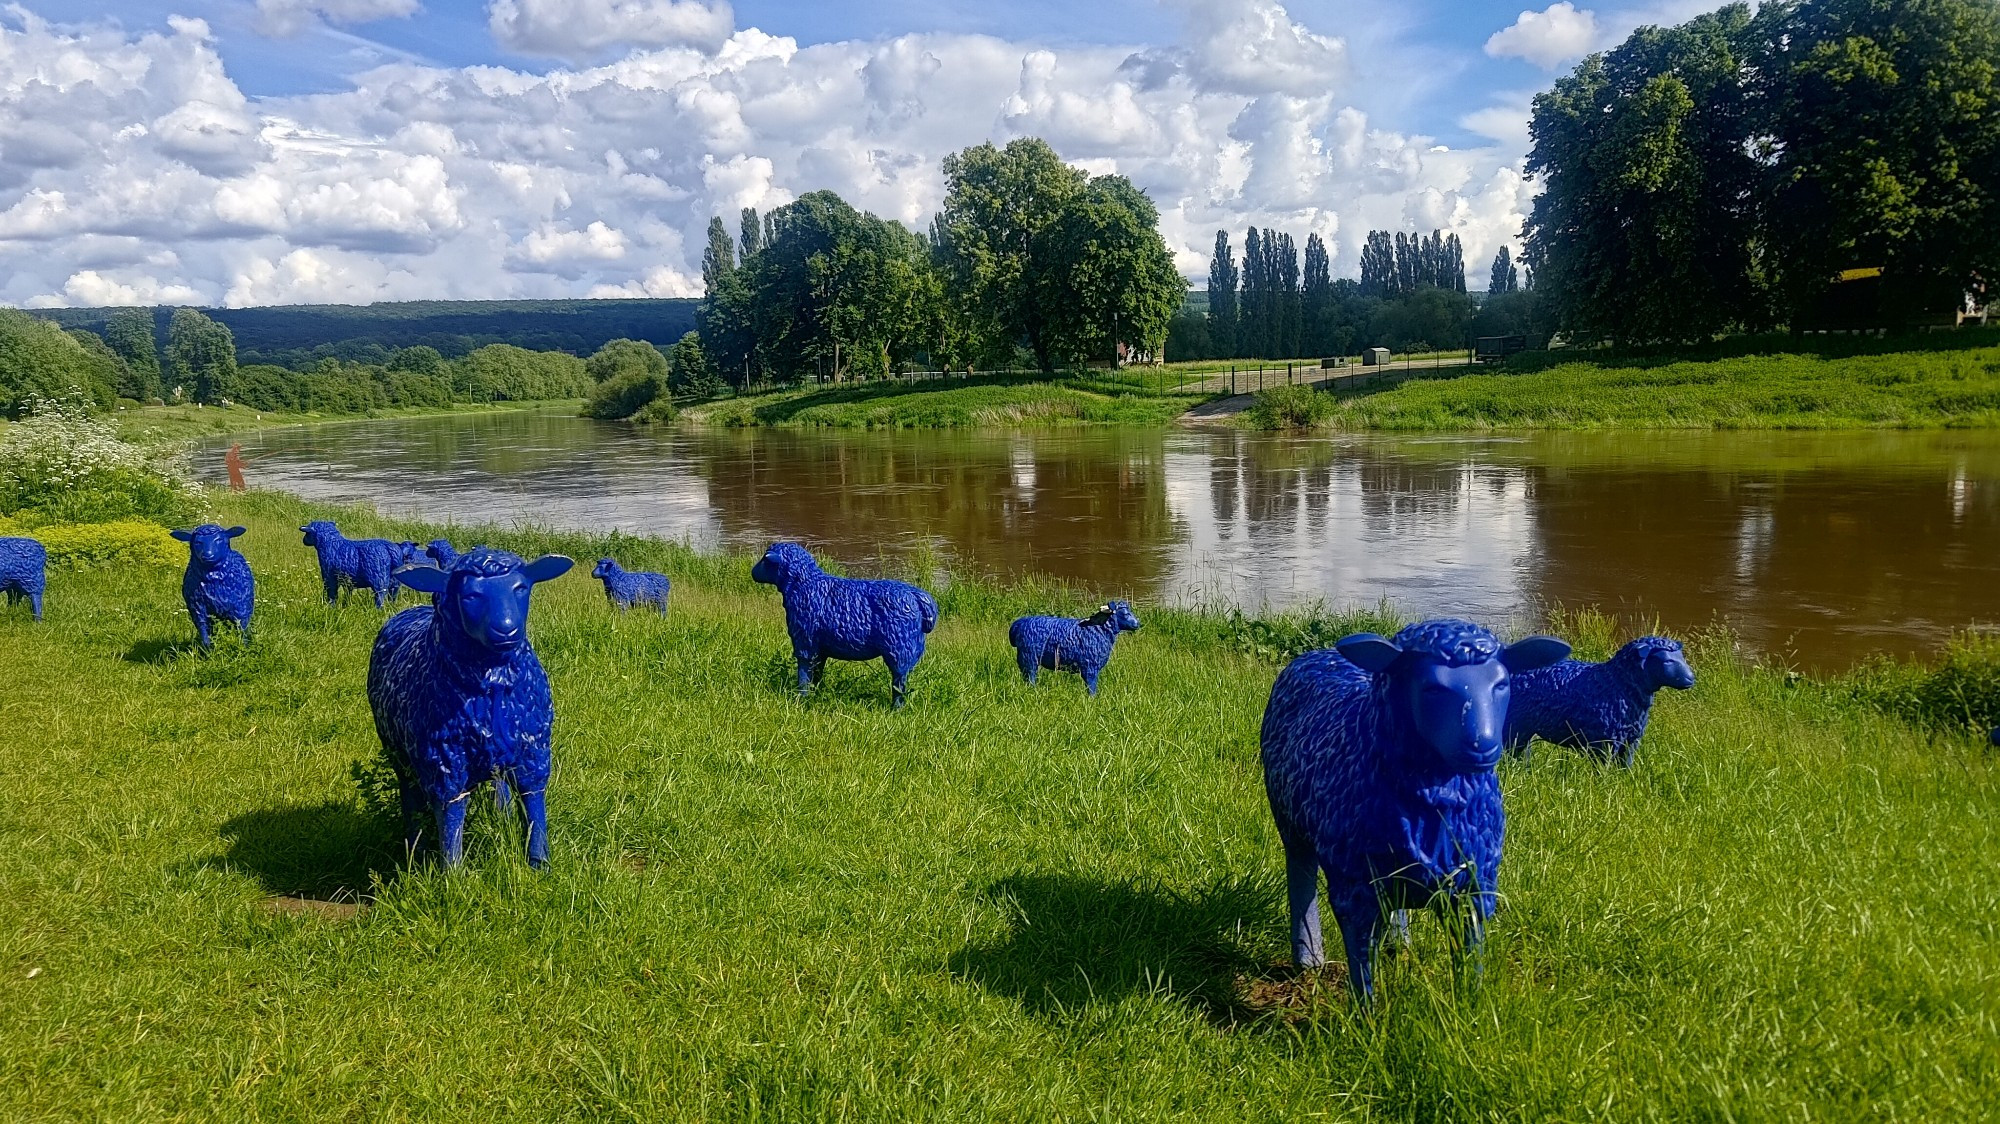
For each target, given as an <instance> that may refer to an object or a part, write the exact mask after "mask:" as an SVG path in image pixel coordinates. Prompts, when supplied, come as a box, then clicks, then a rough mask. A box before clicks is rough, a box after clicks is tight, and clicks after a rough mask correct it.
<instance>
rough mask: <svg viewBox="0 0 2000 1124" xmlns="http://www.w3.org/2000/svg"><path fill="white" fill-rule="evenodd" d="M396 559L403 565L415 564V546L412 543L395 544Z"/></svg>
mask: <svg viewBox="0 0 2000 1124" xmlns="http://www.w3.org/2000/svg"><path fill="white" fill-rule="evenodd" d="M396 558H397V559H398V560H399V561H402V562H405V563H409V562H415V561H416V560H417V544H416V543H413V542H399V543H397V544H396Z"/></svg>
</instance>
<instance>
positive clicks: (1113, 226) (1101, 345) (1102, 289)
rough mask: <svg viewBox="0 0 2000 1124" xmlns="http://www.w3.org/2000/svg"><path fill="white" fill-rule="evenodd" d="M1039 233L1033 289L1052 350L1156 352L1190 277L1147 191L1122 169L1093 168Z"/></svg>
mask: <svg viewBox="0 0 2000 1124" xmlns="http://www.w3.org/2000/svg"><path fill="white" fill-rule="evenodd" d="M1038 241H1039V242H1040V243H1041V244H1040V245H1039V246H1038V253H1037V254H1036V257H1037V259H1038V260H1039V262H1040V265H1041V267H1040V268H1039V269H1037V270H1036V275H1035V277H1036V285H1035V294H1036V299H1037V301H1038V303H1039V304H1040V305H1041V311H1040V319H1041V322H1042V324H1043V332H1044V335H1045V340H1046V346H1047V347H1048V350H1049V352H1050V354H1051V355H1052V356H1053V357H1056V358H1058V359H1060V360H1064V361H1067V362H1070V363H1083V362H1086V361H1088V360H1090V359H1093V358H1097V359H1104V360H1106V361H1108V362H1109V363H1110V364H1111V365H1112V366H1119V365H1121V364H1123V363H1124V362H1125V360H1126V359H1127V358H1131V357H1137V356H1145V357H1157V356H1159V355H1160V354H1161V352H1162V351H1163V349H1164V347H1165V344H1166V338H1167V326H1168V324H1169V323H1170V322H1171V321H1172V320H1173V317H1174V313H1175V311H1176V310H1178V309H1179V308H1180V306H1181V303H1182V301H1183V300H1184V299H1185V298H1186V295H1187V282H1186V281H1184V280H1183V279H1182V278H1181V275H1180V273H1179V271H1177V270H1176V269H1175V268H1174V258H1173V254H1172V253H1171V252H1169V251H1168V249H1167V244H1166V241H1165V240H1164V239H1162V238H1161V237H1160V214H1159V211H1158V209H1156V208H1155V207H1154V206H1153V201H1152V200H1151V199H1148V198H1146V195H1145V193H1144V192H1142V191H1140V190H1139V189H1138V188H1136V187H1134V186H1132V181H1130V180H1128V179H1126V178H1125V177H1124V176H1098V177H1096V178H1094V179H1092V180H1091V181H1090V182H1089V183H1088V184H1087V185H1086V186H1085V187H1084V189H1083V191H1081V192H1079V193H1078V194H1077V195H1075V196H1073V197H1071V198H1070V200H1069V201H1068V202H1067V203H1065V204H1064V205H1063V208H1062V211H1061V213H1060V214H1058V215H1057V216H1056V220H1055V222H1053V223H1051V224H1050V225H1049V227H1048V229H1047V230H1046V231H1045V232H1044V233H1043V234H1042V236H1041V237H1040V238H1039V239H1038Z"/></svg>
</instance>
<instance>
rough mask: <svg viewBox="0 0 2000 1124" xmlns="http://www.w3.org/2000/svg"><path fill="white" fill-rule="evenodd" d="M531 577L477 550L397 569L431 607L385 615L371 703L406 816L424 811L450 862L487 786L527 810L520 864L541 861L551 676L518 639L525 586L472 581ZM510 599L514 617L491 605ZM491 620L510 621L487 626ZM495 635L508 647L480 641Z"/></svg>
mask: <svg viewBox="0 0 2000 1124" xmlns="http://www.w3.org/2000/svg"><path fill="white" fill-rule="evenodd" d="M543 561H546V560H543ZM563 561H564V562H565V563H567V559H564V560H563ZM540 564H541V562H537V563H535V565H540ZM564 568H567V567H566V566H565V567H564ZM529 569H530V567H529V565H528V564H526V563H523V562H522V560H521V559H520V558H519V557H518V556H516V555H513V554H510V553H508V552H506V551H503V550H491V549H487V548H483V547H481V548H476V549H474V550H471V551H469V552H467V553H466V554H464V555H461V556H460V557H459V558H458V559H457V560H456V561H455V562H454V563H453V565H452V567H451V569H450V571H448V572H443V571H438V570H434V569H431V568H430V567H414V568H412V569H410V570H405V571H403V574H404V576H405V577H406V578H407V579H409V580H411V581H412V582H421V581H423V580H425V579H428V580H430V582H431V583H432V584H434V585H436V586H437V588H435V589H431V590H430V592H431V593H432V595H433V598H434V599H435V601H436V602H437V604H436V606H435V607H433V606H418V607H416V608H413V609H405V610H403V611H402V612H400V613H397V614H396V615H395V616H393V617H390V618H389V620H388V621H386V622H385V623H384V624H383V625H382V630H381V632H380V633H379V634H378V635H377V636H376V638H375V646H374V650H373V651H372V653H371V654H370V656H369V661H368V702H369V706H370V708H371V709H372V710H373V711H374V715H375V731H376V733H377V735H378V736H379V737H380V738H381V740H382V746H383V748H384V749H385V750H387V751H388V753H389V756H390V759H391V760H392V761H393V762H394V763H395V765H396V772H397V776H398V778H399V779H400V780H401V782H402V784H403V805H404V814H405V818H406V820H413V819H414V815H415V813H416V811H417V810H419V808H420V807H424V806H427V807H428V808H429V809H430V810H431V811H432V812H433V813H434V814H435V815H436V816H437V817H438V821H439V839H440V842H441V844H442V846H443V849H444V854H445V858H446V861H448V862H456V861H457V859H458V856H459V839H460V836H459V830H460V829H461V828H462V826H463V820H464V814H465V798H466V796H467V795H468V794H469V793H470V792H471V790H472V788H473V787H474V786H476V785H478V784H480V783H481V782H484V781H489V780H490V781H493V782H494V783H495V787H496V791H497V793H498V795H499V797H500V799H501V801H502V802H503V803H506V802H507V797H506V786H507V785H509V784H510V783H511V784H512V785H513V786H515V787H516V788H518V789H519V790H520V792H521V794H522V798H523V801H524V803H526V805H527V808H528V816H529V837H528V853H529V859H530V861H533V862H536V863H540V862H542V861H545V860H546V858H547V828H546V822H545V820H544V819H543V817H542V792H543V790H544V789H545V788H546V787H547V786H548V781H549V770H550V761H551V754H550V745H551V734H552V732H553V729H554V725H555V709H554V704H553V700H552V698H551V695H550V691H549V678H548V674H547V673H546V672H545V671H544V670H543V668H542V663H541V660H540V659H539V658H538V657H537V656H536V655H535V650H534V648H533V646H532V645H530V644H529V643H528V641H527V634H526V625H527V610H528V593H527V588H526V587H525V586H523V587H522V588H521V589H520V590H518V591H509V590H508V589H507V588H505V587H504V586H498V587H496V586H495V585H494V583H484V585H481V584H480V583H479V582H478V579H481V578H495V579H506V578H509V577H511V576H512V575H515V574H519V573H524V572H527V571H528V570H529ZM558 572H560V571H558ZM418 588H425V587H424V586H423V585H421V584H419V585H418ZM510 596H511V597H514V598H515V599H516V600H515V602H514V603H513V604H512V605H511V607H510V606H506V605H500V604H499V602H501V601H503V600H505V599H506V598H508V597H510ZM496 611H503V612H511V613H512V614H513V615H512V616H511V618H508V619H503V620H502V621H501V622H500V624H499V625H498V626H495V625H493V624H492V621H493V619H494V616H495V613H496ZM493 627H500V628H501V629H502V630H503V631H506V630H509V629H511V636H512V637H514V638H515V639H512V640H510V641H509V642H508V643H506V644H503V645H500V646H497V647H496V646H495V644H494V643H493V642H491V641H490V640H488V639H484V638H483V637H485V636H487V635H489V633H487V632H486V631H482V630H487V629H490V628H493ZM411 843H412V845H414V843H415V836H414V834H413V835H412V837H411Z"/></svg>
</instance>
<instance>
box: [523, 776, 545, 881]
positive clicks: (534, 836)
mask: <svg viewBox="0 0 2000 1124" xmlns="http://www.w3.org/2000/svg"><path fill="white" fill-rule="evenodd" d="M543 795H544V790H543V789H539V788H538V789H536V790H535V791H533V792H529V791H527V790H526V789H523V790H522V791H521V805H522V807H524V808H526V809H527V812H528V865H529V866H532V867H534V868H536V869H537V870H539V869H541V868H542V867H545V866H547V865H549V813H548V807H547V805H546V804H545V803H544V802H543Z"/></svg>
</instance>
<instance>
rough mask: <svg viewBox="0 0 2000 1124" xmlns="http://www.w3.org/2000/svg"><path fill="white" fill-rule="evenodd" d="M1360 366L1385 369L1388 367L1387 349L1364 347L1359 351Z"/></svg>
mask: <svg viewBox="0 0 2000 1124" xmlns="http://www.w3.org/2000/svg"><path fill="white" fill-rule="evenodd" d="M1361 365H1362V366H1364V367H1386V366H1388V365H1389V349H1388V348H1386V347H1365V348H1362V349H1361Z"/></svg>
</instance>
